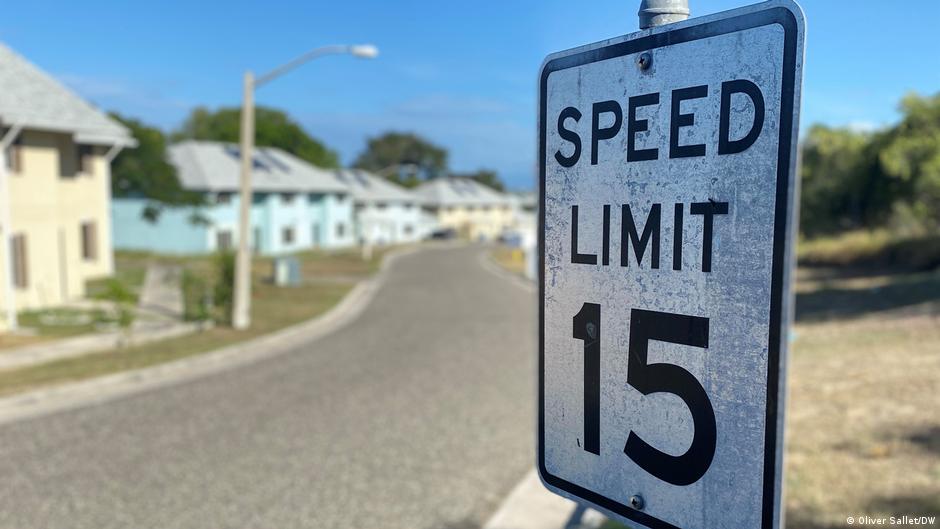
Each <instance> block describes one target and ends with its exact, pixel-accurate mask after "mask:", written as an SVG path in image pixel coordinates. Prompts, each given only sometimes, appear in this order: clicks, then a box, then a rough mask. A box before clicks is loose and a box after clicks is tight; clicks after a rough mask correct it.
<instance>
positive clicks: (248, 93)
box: [232, 44, 379, 329]
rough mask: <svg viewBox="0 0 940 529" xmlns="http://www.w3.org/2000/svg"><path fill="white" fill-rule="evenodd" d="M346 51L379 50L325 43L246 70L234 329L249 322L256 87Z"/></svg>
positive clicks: (366, 53) (371, 54)
mask: <svg viewBox="0 0 940 529" xmlns="http://www.w3.org/2000/svg"><path fill="white" fill-rule="evenodd" d="M347 53H348V54H350V55H354V56H356V57H361V58H364V59H373V58H375V57H377V56H378V54H379V50H378V48H376V47H375V46H373V45H371V44H359V45H354V46H343V45H340V46H324V47H322V48H316V49H314V50H311V51H308V52H307V53H305V54H303V55H301V56H299V57H297V58H296V59H294V60H292V61H290V62H287V63H284V64H283V65H281V66H279V67H277V68H275V69H273V70H271V71H270V72H268V73H266V74H264V75H261V76H259V77H258V78H257V79H256V78H255V76H254V74H253V73H252V72H251V71H247V72H245V77H244V85H243V87H244V95H243V100H242V115H241V139H240V148H239V151H240V154H241V180H240V183H239V186H240V188H241V193H240V196H241V199H240V207H239V216H238V255H237V257H236V260H235V299H234V303H233V307H232V312H233V314H232V326H234V327H235V328H236V329H246V328H248V326H249V325H251V249H250V248H249V244H248V240H249V238H250V237H249V233H250V229H251V226H250V224H251V202H252V190H251V167H252V158H253V156H254V153H253V151H254V143H255V101H254V99H255V88H257V87H258V86H261V85H263V84H266V83H268V82H270V81H272V80H274V79H276V78H278V77H280V76H281V75H284V74H285V73H287V72H289V71H291V70H293V69H294V68H296V67H298V66H300V65H302V64H305V63H307V62H309V61H311V60H313V59H316V58H318V57H322V56H324V55H337V54H347ZM256 243H257V241H256Z"/></svg>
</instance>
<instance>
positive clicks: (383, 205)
mask: <svg viewBox="0 0 940 529" xmlns="http://www.w3.org/2000/svg"><path fill="white" fill-rule="evenodd" d="M387 207H388V204H386V203H385V202H376V203H375V209H385V208H387Z"/></svg>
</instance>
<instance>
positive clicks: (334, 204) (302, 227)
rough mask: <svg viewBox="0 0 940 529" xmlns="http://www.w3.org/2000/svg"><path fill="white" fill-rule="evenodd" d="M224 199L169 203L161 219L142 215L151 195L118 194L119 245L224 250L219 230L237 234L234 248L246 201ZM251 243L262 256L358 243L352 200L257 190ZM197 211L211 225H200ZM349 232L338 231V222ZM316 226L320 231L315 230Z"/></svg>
mask: <svg viewBox="0 0 940 529" xmlns="http://www.w3.org/2000/svg"><path fill="white" fill-rule="evenodd" d="M228 197H229V198H228V200H227V201H225V202H223V203H220V202H219V200H218V193H205V198H206V200H207V202H208V204H209V205H208V206H206V207H203V208H198V209H194V208H179V209H177V208H165V209H164V210H163V212H162V213H161V215H160V218H159V219H158V221H157V222H156V223H150V222H148V221H146V220H145V219H143V218H142V216H141V213H142V212H143V209H144V207H145V206H146V203H147V201H146V199H116V200H115V203H114V206H113V207H112V211H113V214H114V219H115V228H114V231H115V233H114V237H115V247H116V248H118V249H127V250H149V251H154V252H161V253H172V254H201V253H211V252H215V251H218V250H219V249H220V248H219V245H218V242H219V234H220V233H223V232H228V233H230V234H231V241H232V248H233V249H234V248H235V247H237V245H238V241H239V233H238V216H239V209H240V207H241V206H240V204H241V200H240V198H239V196H238V195H237V194H236V193H231V194H229V195H228ZM250 212H251V214H250V219H251V220H250V224H251V234H250V236H249V237H250V239H249V244H251V246H252V248H255V249H256V251H257V252H259V253H261V254H262V255H281V254H286V253H293V252H298V251H303V250H306V249H309V248H314V247H320V248H341V247H345V246H350V245H352V244H353V240H354V238H353V237H354V236H353V235H352V234H351V230H352V229H353V225H352V218H351V213H352V209H351V207H350V205H349V200H348V198H346V199H345V200H340V201H337V200H336V199H335V197H334V198H332V200H331V196H330V195H323V194H316V193H313V194H308V193H294V196H293V199H292V200H288V199H286V198H285V197H284V195H283V194H282V193H269V192H259V193H255V195H254V199H253V200H252V206H251V210H250ZM194 213H198V214H199V215H200V216H201V217H203V218H204V219H205V220H206V221H207V224H203V225H198V224H197V225H194V224H192V223H191V222H190V219H191V217H192V215H193V214H194ZM341 223H342V224H343V225H344V228H343V231H344V235H343V236H338V235H337V232H338V229H337V225H338V224H341ZM285 228H292V229H293V231H294V237H293V241H292V242H287V241H286V240H285V238H284V230H285ZM314 229H316V230H317V233H316V234H315V233H314Z"/></svg>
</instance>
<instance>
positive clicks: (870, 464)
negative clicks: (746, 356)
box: [786, 272, 940, 528]
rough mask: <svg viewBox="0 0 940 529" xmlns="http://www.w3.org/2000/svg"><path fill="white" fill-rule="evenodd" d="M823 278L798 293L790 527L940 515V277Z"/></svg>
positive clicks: (792, 376) (792, 374)
mask: <svg viewBox="0 0 940 529" xmlns="http://www.w3.org/2000/svg"><path fill="white" fill-rule="evenodd" d="M825 275H826V277H825V279H818V278H814V277H813V276H818V274H813V275H809V274H807V276H809V277H805V278H804V280H803V281H801V282H800V283H799V286H798V293H799V294H798V304H797V306H798V307H801V306H802V310H798V317H797V320H798V323H797V325H796V340H795V343H794V347H793V352H792V355H791V358H790V382H789V384H790V386H789V387H790V402H789V407H788V429H787V430H788V431H787V434H788V435H787V439H788V442H787V458H788V459H787V489H786V491H787V496H786V507H787V513H788V517H789V518H788V520H789V522H788V524H787V525H788V526H789V527H799V528H803V527H809V528H828V527H845V519H846V517H847V516H859V515H870V516H872V517H877V516H879V515H881V516H891V515H899V514H900V515H903V514H908V515H937V514H940V273H937V272H934V273H929V274H910V275H902V276H871V277H851V276H850V277H847V278H842V279H840V278H838V276H835V275H833V274H825ZM807 299H811V300H812V303H808V302H807ZM826 305H828V306H829V307H830V310H828V311H825V310H820V307H824V306H826Z"/></svg>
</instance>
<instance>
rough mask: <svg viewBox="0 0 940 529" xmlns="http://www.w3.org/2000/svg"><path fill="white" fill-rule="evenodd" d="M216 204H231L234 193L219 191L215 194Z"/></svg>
mask: <svg viewBox="0 0 940 529" xmlns="http://www.w3.org/2000/svg"><path fill="white" fill-rule="evenodd" d="M215 203H216V204H231V203H232V193H224V192H223V193H218V194H216V195H215Z"/></svg>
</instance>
